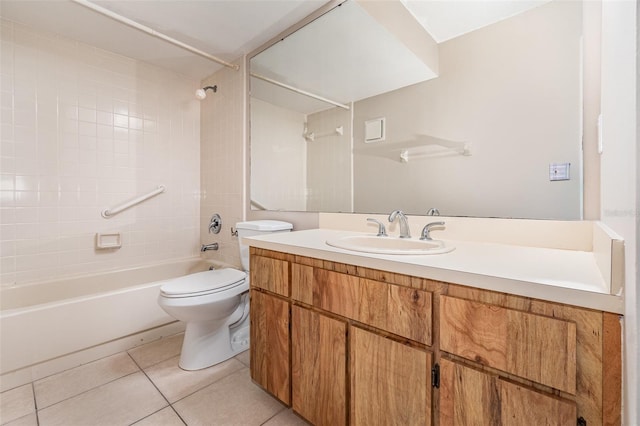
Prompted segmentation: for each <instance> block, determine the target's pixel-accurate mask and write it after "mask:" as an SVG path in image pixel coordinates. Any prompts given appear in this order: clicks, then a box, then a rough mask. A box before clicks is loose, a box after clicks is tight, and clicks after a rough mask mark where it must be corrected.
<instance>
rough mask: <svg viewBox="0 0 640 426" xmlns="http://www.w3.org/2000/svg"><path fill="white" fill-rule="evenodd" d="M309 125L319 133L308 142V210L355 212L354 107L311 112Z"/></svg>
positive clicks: (308, 126) (308, 120) (309, 128)
mask: <svg viewBox="0 0 640 426" xmlns="http://www.w3.org/2000/svg"><path fill="white" fill-rule="evenodd" d="M339 127H342V131H343V134H342V135H341V134H339V133H337V131H336V129H337V128H339ZM307 128H308V132H310V133H311V132H312V133H314V134H315V135H316V137H315V138H314V140H313V141H308V142H307V188H308V190H307V192H308V194H307V206H306V210H307V211H312V212H352V211H353V199H352V198H353V197H352V193H353V190H352V187H353V184H352V171H351V170H352V162H351V150H352V147H351V111H348V110H345V109H343V108H338V107H335V108H330V109H327V110H325V111H321V112H317V113H314V114H309V116H308V117H307Z"/></svg>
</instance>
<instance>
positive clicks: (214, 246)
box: [200, 243, 218, 252]
mask: <svg viewBox="0 0 640 426" xmlns="http://www.w3.org/2000/svg"><path fill="white" fill-rule="evenodd" d="M207 250H218V243H211V244H203V245H202V247H200V251H203V252H204V251H207Z"/></svg>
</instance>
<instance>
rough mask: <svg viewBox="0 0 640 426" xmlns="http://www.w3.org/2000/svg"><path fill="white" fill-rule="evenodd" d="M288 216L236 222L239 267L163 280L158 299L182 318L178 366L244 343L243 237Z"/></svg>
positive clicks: (196, 364) (214, 358)
mask: <svg viewBox="0 0 640 426" xmlns="http://www.w3.org/2000/svg"><path fill="white" fill-rule="evenodd" d="M292 228H293V225H291V224H290V223H288V222H281V221H278V220H255V221H248V222H239V223H237V224H236V230H237V231H238V244H239V246H240V259H241V262H242V268H243V269H244V271H240V270H237V269H232V268H224V269H215V270H211V271H204V272H198V273H195V274H189V275H185V276H182V277H179V278H175V279H172V280H168V281H166V282H165V283H164V284H162V286H161V287H160V295H159V296H158V304H159V305H160V307H161V308H162V309H164V311H165V312H166V313H168V314H169V315H171V316H172V317H173V318H175V319H177V320H180V321H184V322H186V329H185V332H184V341H183V342H182V352H181V353H180V362H179V365H180V368H182V369H183V370H200V369H202V368H206V367H210V366H212V365H215V364H218V363H220V362H222V361H225V360H227V359H229V358H231V357H233V356H235V355H237V354H238V353H240V352H242V351H244V350H246V349H248V348H249V276H248V272H249V246H247V245H246V244H243V242H242V239H243V238H244V237H250V236H255V235H262V234H272V233H276V232H289V231H291V229H292Z"/></svg>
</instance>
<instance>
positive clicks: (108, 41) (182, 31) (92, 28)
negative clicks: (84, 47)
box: [0, 0, 327, 79]
mask: <svg viewBox="0 0 640 426" xmlns="http://www.w3.org/2000/svg"><path fill="white" fill-rule="evenodd" d="M92 3H95V4H97V5H99V6H102V7H104V8H106V9H109V10H111V11H113V12H115V13H117V14H119V15H122V16H124V17H126V18H129V19H131V20H134V21H136V22H138V23H140V24H143V25H145V26H147V27H150V28H152V29H154V30H156V31H158V32H160V33H163V34H165V35H167V36H169V37H172V38H174V39H176V40H179V41H181V42H183V43H186V44H190V45H191V46H193V47H195V48H197V49H200V50H203V51H204V52H207V53H209V54H211V55H214V56H217V57H219V58H221V59H223V60H226V61H233V60H236V59H238V58H240V57H242V55H244V54H247V53H249V52H251V51H252V50H254V49H256V48H258V47H259V46H261V45H262V44H264V43H266V42H267V41H269V40H270V39H271V38H272V37H274V36H276V35H277V34H279V33H280V32H282V31H284V30H285V29H287V28H289V27H290V26H291V25H293V24H295V23H297V22H298V21H300V20H301V19H303V18H304V17H306V16H307V15H309V14H310V13H311V12H313V11H315V10H316V9H318V8H319V7H320V6H322V5H323V4H325V3H327V0H227V1H224V0H155V1H131V0H93V1H92ZM0 15H1V16H2V17H3V18H6V19H9V20H12V21H15V22H20V23H24V24H26V25H29V26H32V27H35V28H38V29H41V30H45V31H48V32H53V33H55V34H60V35H62V36H64V37H68V38H72V39H75V40H81V41H83V42H85V43H87V44H90V45H93V46H96V47H99V48H102V49H105V50H109V51H111V52H115V53H118V54H121V55H124V56H127V57H130V58H135V59H139V60H142V61H145V62H149V63H152V64H155V65H158V66H161V67H164V68H166V69H170V70H173V71H176V72H178V73H180V74H183V75H186V76H189V77H193V78H197V79H203V78H205V77H207V76H209V75H211V74H213V73H214V72H215V71H217V70H219V69H220V68H221V65H218V64H216V63H214V62H212V61H210V60H207V59H204V58H202V57H199V56H196V55H194V54H192V53H190V52H188V51H186V50H184V49H181V48H179V47H176V46H173V45H171V44H169V43H167V42H165V41H162V40H160V39H158V38H155V37H153V36H151V35H148V34H146V33H144V32H142V31H139V30H136V29H133V28H130V27H128V26H126V25H124V24H122V23H119V22H117V21H115V20H113V19H111V18H108V17H105V16H103V15H101V14H99V13H97V12H95V11H93V10H90V9H88V8H86V7H84V6H82V5H79V4H77V3H74V2H71V1H69V0H1V1H0Z"/></svg>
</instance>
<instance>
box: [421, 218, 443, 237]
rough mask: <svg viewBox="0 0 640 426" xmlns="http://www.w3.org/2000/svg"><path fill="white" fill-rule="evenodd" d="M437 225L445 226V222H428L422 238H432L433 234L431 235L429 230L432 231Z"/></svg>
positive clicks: (423, 229)
mask: <svg viewBox="0 0 640 426" xmlns="http://www.w3.org/2000/svg"><path fill="white" fill-rule="evenodd" d="M436 226H444V222H431V223H427V224H426V225H425V226H424V228H422V235H421V236H420V239H421V240H431V239H432V238H431V235H429V232H430V231H431V228H433V227H436Z"/></svg>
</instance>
